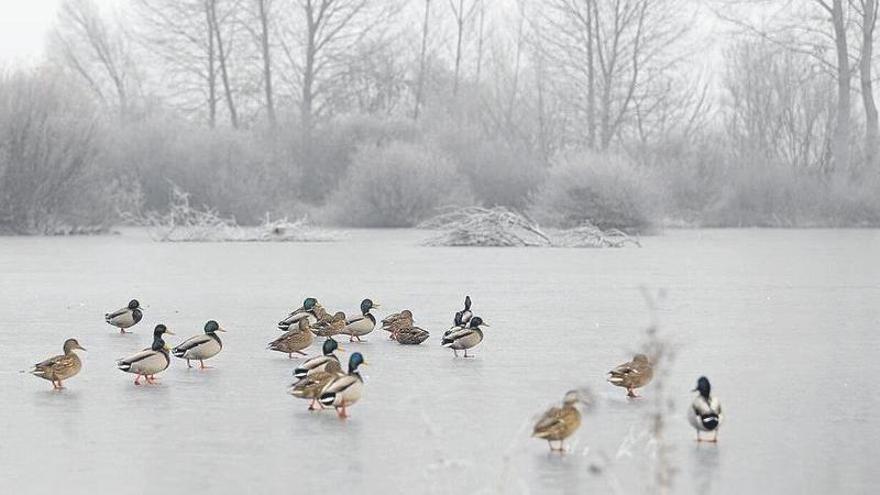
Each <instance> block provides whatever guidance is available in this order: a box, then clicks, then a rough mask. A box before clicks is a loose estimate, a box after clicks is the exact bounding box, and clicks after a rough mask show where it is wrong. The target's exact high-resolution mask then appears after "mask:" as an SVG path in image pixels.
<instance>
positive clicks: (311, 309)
mask: <svg viewBox="0 0 880 495" xmlns="http://www.w3.org/2000/svg"><path fill="white" fill-rule="evenodd" d="M320 306H321V305H320V304H318V300H317V299H315V298H314V297H307V298H305V300H304V301H303V305H302V307H300V308H298V309H295V310H294V311H293V312H292V313H290V314H289V315H287V317H285V318H284V319H283V320H281V321H279V322H278V329H279V330H282V331H284V332H286V331H288V330H290V326H291V325H295V324H296V323H297V322H299V320H301V319H303V318H305V319H307V320H309V324H312V323H316V322H317V321H318V320H319V319H320V318H318V316H317V315H316V314H315V310H316V308H320ZM321 309H323V308H321Z"/></svg>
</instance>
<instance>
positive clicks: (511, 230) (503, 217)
mask: <svg viewBox="0 0 880 495" xmlns="http://www.w3.org/2000/svg"><path fill="white" fill-rule="evenodd" d="M419 228H422V229H430V230H439V231H440V233H438V234H437V235H435V236H434V237H431V238H429V239H427V240H426V241H425V242H424V244H425V245H428V246H499V247H551V246H552V247H580V248H583V247H591V248H603V247H623V246H625V245H626V244H633V245H636V246H639V247H641V243H639V241H638V239H635V238H632V237H630V236H629V235H627V234H626V233H625V232H623V231H621V230H618V229H609V230H605V231H603V230H602V229H600V228H598V227H596V226H595V225H593V224H591V223H585V224H583V225H581V226H580V227H577V228H574V229H568V230H563V231H560V232H558V233H556V234H555V235H554V236H553V237H552V238H551V237H550V236H548V235H547V234H545V233H544V232H542V231H541V229H540V228H539V227H538V224H537V223H535V222H534V221H533V220H531V219H530V218H528V217H527V216H525V215H523V214H520V213H516V212H513V211H510V210H508V209H507V208H504V207H501V206H496V207H494V208H482V207H479V206H469V207H466V208H459V209H455V210H449V211H446V212H444V213H441V214H440V215H437V216H436V217H434V218H431V219H429V220H426V221H425V222H422V223H421V224H420V225H419Z"/></svg>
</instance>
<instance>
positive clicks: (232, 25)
mask: <svg viewBox="0 0 880 495" xmlns="http://www.w3.org/2000/svg"><path fill="white" fill-rule="evenodd" d="M240 1H241V0H136V2H137V3H136V5H137V7H138V13H139V15H140V19H141V21H142V22H141V24H142V25H143V29H144V30H143V32H142V39H143V41H144V43H145V45H146V48H147V50H148V51H149V53H151V54H153V55H155V56H157V57H159V59H160V61H161V62H163V64H164V68H165V70H166V71H167V77H166V78H165V82H166V84H167V85H168V89H169V91H170V93H171V96H172V101H173V102H175V103H176V104H178V106H180V107H181V108H182V109H184V110H187V111H201V110H204V111H205V113H206V114H207V120H208V123H209V125H210V126H211V127H213V126H214V125H215V124H216V122H217V114H218V104H219V103H221V102H222V101H225V102H226V109H227V113H228V115H229V120H230V123H231V124H232V125H233V126H234V127H235V126H238V125H239V115H238V114H239V112H238V107H237V105H236V101H235V89H236V85H235V81H234V79H233V78H232V74H231V68H230V63H231V59H232V53H233V45H234V43H235V40H236V33H237V32H236V30H237V29H238V25H239V23H238V20H237V19H236V17H235V15H236V12H237V11H238V7H239V6H240ZM221 91H222V96H220V94H221Z"/></svg>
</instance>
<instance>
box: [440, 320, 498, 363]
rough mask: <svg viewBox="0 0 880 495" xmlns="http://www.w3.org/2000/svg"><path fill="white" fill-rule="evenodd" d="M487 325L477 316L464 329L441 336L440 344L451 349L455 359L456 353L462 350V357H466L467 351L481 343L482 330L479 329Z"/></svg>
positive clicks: (453, 330)
mask: <svg viewBox="0 0 880 495" xmlns="http://www.w3.org/2000/svg"><path fill="white" fill-rule="evenodd" d="M488 326H489V324H488V323H486V322H484V321H483V319H482V318H480V317H479V316H474V317H472V318H471V319H470V320H469V321H468V323H467V326H465V327H464V328H459V329H456V328H453V329H450V330H449V331H447V332H446V334H445V335H444V336H443V340H442V341H441V344H442V345H443V347H448V348H450V349H452V352H454V353H455V357H458V351H461V350H464V357H466V358H467V357H473V356H468V353H467V350H468V349H471V348H473V347H476V346H477V345H478V344H479V343H480V342H482V341H483V330H482V329H481V328H480V327H488Z"/></svg>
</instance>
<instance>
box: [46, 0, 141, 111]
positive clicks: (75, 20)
mask: <svg viewBox="0 0 880 495" xmlns="http://www.w3.org/2000/svg"><path fill="white" fill-rule="evenodd" d="M50 44H51V48H50V50H51V53H52V55H53V56H56V57H58V60H59V62H60V63H61V65H62V66H64V67H65V68H67V69H69V70H70V71H71V72H73V73H74V74H75V75H76V76H77V77H78V78H79V80H81V81H82V82H83V83H84V84H85V86H86V88H88V90H89V91H90V92H91V93H92V94H94V95H95V96H96V97H97V99H98V100H100V101H101V102H103V103H104V104H108V105H112V106H114V107H115V108H116V109H117V111H118V113H119V114H120V115H125V114H126V113H127V112H128V110H129V104H130V101H129V99H130V97H131V94H130V93H131V92H132V91H133V90H134V87H133V86H135V85H136V78H135V77H134V69H133V64H132V62H131V55H130V51H129V47H128V44H127V41H126V38H125V34H124V33H123V32H122V30H121V28H120V27H119V26H118V25H117V26H111V25H109V24H108V22H107V21H105V20H104V18H103V17H102V16H101V13H100V12H99V10H98V7H97V5H95V3H94V1H93V0H66V1H65V2H63V3H62V4H61V8H60V10H59V13H58V24H57V26H56V28H55V29H54V30H53V31H52V34H51V37H50Z"/></svg>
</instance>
